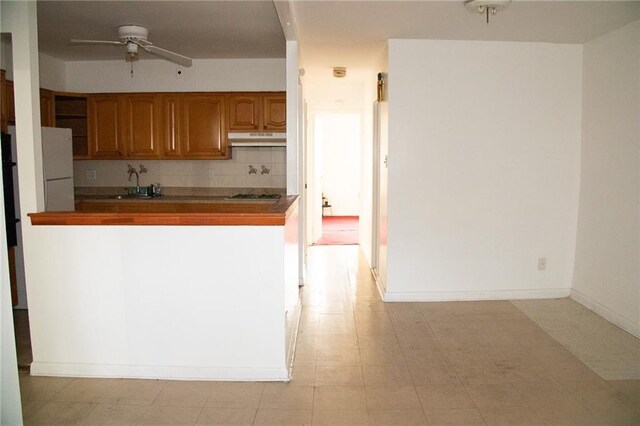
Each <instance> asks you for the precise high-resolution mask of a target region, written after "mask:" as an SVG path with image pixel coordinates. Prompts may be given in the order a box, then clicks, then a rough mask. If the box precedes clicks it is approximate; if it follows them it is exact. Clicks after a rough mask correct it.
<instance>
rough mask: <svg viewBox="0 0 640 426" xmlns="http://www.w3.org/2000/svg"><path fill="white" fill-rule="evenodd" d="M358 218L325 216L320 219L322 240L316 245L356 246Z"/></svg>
mask: <svg viewBox="0 0 640 426" xmlns="http://www.w3.org/2000/svg"><path fill="white" fill-rule="evenodd" d="M358 219H359V218H358V216H326V217H323V218H322V238H320V239H319V240H318V241H316V242H315V244H316V245H321V246H334V245H353V244H358Z"/></svg>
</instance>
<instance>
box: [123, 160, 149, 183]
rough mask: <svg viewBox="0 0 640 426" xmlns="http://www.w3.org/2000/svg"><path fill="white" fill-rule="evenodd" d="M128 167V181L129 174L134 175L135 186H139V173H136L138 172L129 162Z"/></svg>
mask: <svg viewBox="0 0 640 426" xmlns="http://www.w3.org/2000/svg"><path fill="white" fill-rule="evenodd" d="M128 167H129V168H128V169H127V173H129V182H131V176H133V175H136V188H138V187H139V186H140V175H138V172H137V171H136V169H135V168H134V167H133V166H132V165H131V164H128ZM145 172H146V170H145Z"/></svg>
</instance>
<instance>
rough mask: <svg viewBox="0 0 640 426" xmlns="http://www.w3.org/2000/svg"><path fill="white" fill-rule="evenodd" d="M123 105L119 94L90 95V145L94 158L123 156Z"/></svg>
mask: <svg viewBox="0 0 640 426" xmlns="http://www.w3.org/2000/svg"><path fill="white" fill-rule="evenodd" d="M121 110H122V106H121V103H120V101H119V98H118V96H117V95H95V96H89V102H88V113H89V119H88V126H89V145H90V146H91V157H93V158H122V157H124V144H123V143H122V133H123V132H122V126H121V124H120V117H121V116H122V114H121Z"/></svg>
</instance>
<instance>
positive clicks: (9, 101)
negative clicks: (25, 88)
mask: <svg viewBox="0 0 640 426" xmlns="http://www.w3.org/2000/svg"><path fill="white" fill-rule="evenodd" d="M4 87H5V89H4V107H5V110H6V111H7V113H6V115H7V121H8V122H9V124H11V125H14V124H16V104H15V97H14V93H13V81H11V80H5V82H4Z"/></svg>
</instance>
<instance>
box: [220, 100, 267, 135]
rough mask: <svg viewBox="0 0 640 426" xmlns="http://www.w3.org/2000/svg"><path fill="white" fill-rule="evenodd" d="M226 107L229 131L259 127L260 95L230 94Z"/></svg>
mask: <svg viewBox="0 0 640 426" xmlns="http://www.w3.org/2000/svg"><path fill="white" fill-rule="evenodd" d="M227 108H228V114H229V131H243V130H244V131H247V130H249V131H250V130H254V131H255V130H259V129H260V124H261V123H260V114H259V113H260V96H250V95H230V96H229V98H228V102H227Z"/></svg>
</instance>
